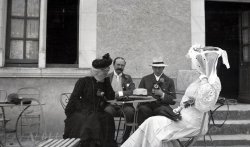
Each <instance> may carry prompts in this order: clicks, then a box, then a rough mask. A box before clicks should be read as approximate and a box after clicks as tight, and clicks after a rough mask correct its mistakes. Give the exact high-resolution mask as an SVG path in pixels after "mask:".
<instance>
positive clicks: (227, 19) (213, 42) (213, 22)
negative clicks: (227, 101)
mask: <svg viewBox="0 0 250 147" xmlns="http://www.w3.org/2000/svg"><path fill="white" fill-rule="evenodd" d="M241 8H242V4H241V3H229V2H212V1H207V2H206V3H205V25H206V45H207V46H216V47H220V48H222V49H224V50H226V51H227V54H228V59H229V63H230V69H226V67H225V66H224V65H223V64H222V59H221V58H220V59H219V61H218V76H219V78H220V80H221V84H222V91H221V93H220V95H221V96H223V97H226V98H232V99H237V98H238V95H239V60H240V59H239V57H240V33H239V32H240V30H239V25H240V24H239V20H240V18H239V16H240V15H239V13H240V9H241Z"/></svg>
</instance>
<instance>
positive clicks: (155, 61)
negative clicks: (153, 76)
mask: <svg viewBox="0 0 250 147" xmlns="http://www.w3.org/2000/svg"><path fill="white" fill-rule="evenodd" d="M150 65H151V66H153V67H165V66H168V65H166V64H164V61H163V58H162V57H155V58H153V63H152V64H150Z"/></svg>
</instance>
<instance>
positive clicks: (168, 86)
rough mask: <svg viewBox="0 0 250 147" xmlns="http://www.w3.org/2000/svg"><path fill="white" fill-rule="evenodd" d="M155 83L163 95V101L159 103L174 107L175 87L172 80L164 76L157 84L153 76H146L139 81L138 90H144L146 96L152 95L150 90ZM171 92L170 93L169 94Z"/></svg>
mask: <svg viewBox="0 0 250 147" xmlns="http://www.w3.org/2000/svg"><path fill="white" fill-rule="evenodd" d="M155 83H158V84H159V86H160V88H161V89H162V91H163V92H164V93H165V96H164V99H163V100H160V99H158V100H157V101H160V102H161V103H164V104H168V105H174V104H175V101H174V99H176V95H175V94H174V93H175V85H174V81H173V79H171V78H169V77H168V76H166V75H165V74H162V75H161V77H160V80H159V81H158V82H157V81H156V79H155V76H154V74H150V75H147V76H145V77H143V78H142V79H141V82H140V84H139V88H145V89H147V91H148V95H152V88H153V85H154V84H155ZM170 92H171V93H170ZM152 96H153V95H152Z"/></svg>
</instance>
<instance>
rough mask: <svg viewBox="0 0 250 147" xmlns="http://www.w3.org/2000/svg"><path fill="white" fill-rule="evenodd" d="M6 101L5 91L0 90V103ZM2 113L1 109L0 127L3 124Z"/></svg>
mask: <svg viewBox="0 0 250 147" xmlns="http://www.w3.org/2000/svg"><path fill="white" fill-rule="evenodd" d="M6 101H7V91H6V90H3V89H0V102H3V103H4V102H6ZM2 111H4V110H3V109H1V112H0V124H1V125H0V126H3V122H4V119H3V112H2ZM7 121H9V120H6V119H5V123H7Z"/></svg>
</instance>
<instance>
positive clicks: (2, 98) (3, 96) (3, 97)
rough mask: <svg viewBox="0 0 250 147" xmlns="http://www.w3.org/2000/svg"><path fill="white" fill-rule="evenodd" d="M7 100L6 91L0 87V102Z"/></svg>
mask: <svg viewBox="0 0 250 147" xmlns="http://www.w3.org/2000/svg"><path fill="white" fill-rule="evenodd" d="M6 101H7V91H6V90H3V89H0V102H6Z"/></svg>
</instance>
